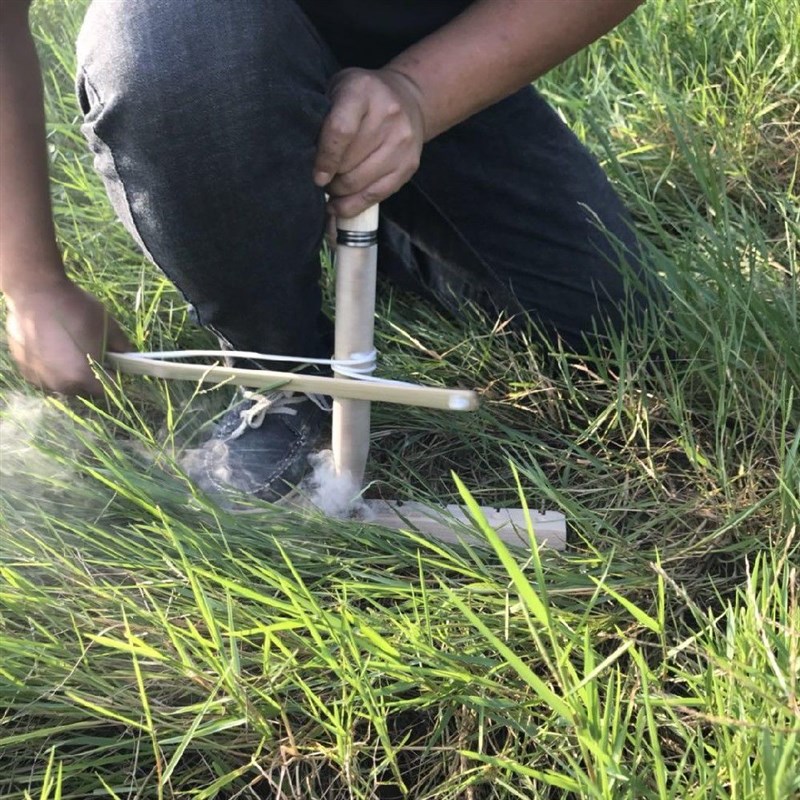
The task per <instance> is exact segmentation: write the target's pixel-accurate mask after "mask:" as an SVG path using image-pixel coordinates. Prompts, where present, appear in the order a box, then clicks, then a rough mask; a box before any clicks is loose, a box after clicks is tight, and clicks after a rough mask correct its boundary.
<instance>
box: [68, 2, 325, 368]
mask: <svg viewBox="0 0 800 800" xmlns="http://www.w3.org/2000/svg"><path fill="white" fill-rule="evenodd" d="M78 62H79V73H78V96H79V99H80V102H81V105H82V108H83V111H84V113H85V115H86V116H85V123H84V125H83V131H84V133H85V134H86V136H87V138H88V140H89V143H90V146H91V149H92V150H93V152H94V154H95V166H96V168H97V170H98V171H99V172H100V174H101V175H102V177H103V179H104V181H105V184H106V187H107V190H108V193H109V196H110V198H111V201H112V203H113V205H114V207H115V210H116V211H117V213H118V215H119V216H120V218H121V219H122V221H123V222H124V223H125V224H126V226H127V228H128V229H129V230H130V232H131V233H132V234H133V236H134V237H135V238H136V240H137V241H138V243H139V245H140V246H141V247H142V248H143V250H144V251H145V252H146V253H147V255H148V256H149V257H150V258H151V259H152V261H154V262H155V264H157V265H158V266H159V267H160V268H161V269H162V270H163V271H164V272H165V273H166V275H167V276H168V277H169V278H170V279H171V280H172V281H174V283H175V284H176V285H177V286H178V288H179V289H180V290H181V291H182V293H183V294H184V295H185V297H186V298H187V299H188V300H189V301H190V302H191V303H192V304H193V306H194V308H195V310H196V312H197V315H198V317H199V320H200V322H201V323H202V324H203V325H206V326H209V327H211V328H212V329H213V330H214V331H216V332H217V333H219V334H221V335H222V336H223V337H224V338H225V339H227V340H228V341H229V342H230V343H231V344H232V345H234V346H235V347H237V348H239V349H252V350H260V351H262V352H268V353H279V354H289V355H309V356H329V355H330V352H331V350H330V345H329V343H328V342H327V341H326V339H327V336H326V331H327V327H329V326H326V324H325V322H324V321H323V320H322V317H321V313H320V290H319V274H320V262H319V249H320V243H321V240H322V233H323V229H324V219H325V199H324V194H323V192H322V190H320V189H319V188H317V187H316V186H315V185H314V184H313V182H312V179H311V173H312V165H313V160H314V155H315V152H316V141H317V135H318V131H319V128H320V125H321V123H322V120H323V119H324V116H325V114H326V113H327V111H328V107H329V102H328V100H327V97H326V87H327V84H328V80H329V78H330V76H331V75H332V74H333V73H334V72H335V71H336V69H337V66H336V64H335V63H334V60H333V57H332V56H331V55H330V53H329V52H328V50H327V47H326V46H325V45H324V44H323V43H322V42H321V40H320V39H319V37H318V36H317V34H316V31H315V30H314V29H313V27H312V26H311V25H310V23H309V22H308V20H307V19H306V17H305V16H304V15H303V14H302V13H301V12H300V11H299V10H298V8H297V7H296V6H295V4H294V3H293V2H289V1H287V0H236V2H227V0H226V1H225V2H220V0H166V2H165V0H95V2H94V3H93V4H92V6H91V7H90V9H89V11H88V13H87V16H86V20H85V22H84V26H83V29H82V31H81V35H80V38H79V41H78Z"/></svg>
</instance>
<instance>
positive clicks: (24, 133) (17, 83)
mask: <svg viewBox="0 0 800 800" xmlns="http://www.w3.org/2000/svg"><path fill="white" fill-rule="evenodd" d="M29 5H30V0H0V291H2V293H3V294H4V295H5V299H6V308H7V318H6V332H7V334H8V344H9V348H10V350H11V354H12V355H13V357H14V359H15V361H16V362H17V364H18V366H19V368H20V371H21V372H22V374H23V375H24V376H25V377H26V378H27V379H28V380H30V381H31V382H33V383H36V384H37V385H39V386H41V387H43V388H45V389H49V390H52V391H60V392H68V393H76V392H81V393H83V392H88V393H96V392H98V391H100V388H101V387H100V385H99V383H98V382H97V380H96V378H95V377H94V375H93V374H92V371H91V368H90V366H89V359H88V358H87V356H91V357H93V358H95V359H99V358H100V357H101V355H102V352H103V350H104V349H105V348H106V347H108V348H110V349H124V348H126V347H127V346H128V345H127V341H126V339H125V337H124V335H123V334H122V332H121V331H120V329H119V327H118V326H117V324H116V323H115V322H114V321H113V320H112V319H110V318H109V317H108V315H107V314H106V312H105V310H104V309H103V307H102V306H101V305H100V304H99V303H98V302H97V300H95V299H94V298H93V297H91V296H90V295H88V294H86V293H85V292H83V291H82V290H80V289H79V288H78V287H77V286H75V285H74V284H73V283H72V282H71V281H70V280H69V279H68V278H67V276H66V273H65V272H64V265H63V262H62V260H61V254H60V253H59V249H58V246H57V244H56V237H55V230H54V226H53V217H52V211H51V207H50V194H49V185H48V175H47V150H46V145H45V121H44V104H43V98H42V79H41V72H40V69H39V62H38V59H37V56H36V49H35V47H34V42H33V37H32V36H31V33H30V30H29V27H28V7H29Z"/></svg>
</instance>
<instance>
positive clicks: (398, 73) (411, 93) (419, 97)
mask: <svg viewBox="0 0 800 800" xmlns="http://www.w3.org/2000/svg"><path fill="white" fill-rule="evenodd" d="M379 72H380V74H381V75H382V76H383V77H384V79H385V80H386V81H387V82H388V83H389V84H390V85H391V86H392V88H393V89H394V90H395V91H396V92H398V93H399V94H400V95H401V96H402V97H403V98H404V99H405V100H406V101H407V103H408V104H410V105H411V106H413V108H414V113H415V116H416V120H415V121H416V122H417V124H418V126H419V129H420V131H421V134H422V140H423V142H427V141H428V140H429V139H431V138H432V136H430V135H429V130H430V123H429V119H428V117H429V114H428V110H427V108H426V103H425V97H424V94H423V92H422V89H421V88H420V86H419V84H418V83H417V82H416V81H415V80H414V78H412V77H411V76H410V75H408V74H407V73H406V72H404V71H403V70H402V69H400V68H398V67H397V66H395V65H394V63H393V62H389V63H388V64H387V65H386V66H385V67H383V68H382V69H380V70H379Z"/></svg>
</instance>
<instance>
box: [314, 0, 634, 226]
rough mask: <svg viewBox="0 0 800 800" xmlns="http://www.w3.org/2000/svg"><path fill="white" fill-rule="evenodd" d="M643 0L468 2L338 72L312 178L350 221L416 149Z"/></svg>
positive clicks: (390, 185) (401, 179)
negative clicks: (402, 47)
mask: <svg viewBox="0 0 800 800" xmlns="http://www.w3.org/2000/svg"><path fill="white" fill-rule="evenodd" d="M642 2H643V0H477V2H475V3H473V5H471V6H470V7H469V8H468V9H467V10H466V11H465V12H464V13H463V14H461V15H460V16H459V17H457V18H456V19H454V20H453V21H452V22H450V23H449V24H447V25H445V26H444V27H443V28H441V29H440V30H438V31H436V32H435V33H433V34H431V35H430V36H428V37H426V38H425V39H423V40H422V41H420V42H418V43H417V44H415V45H413V46H412V47H410V48H409V49H408V50H406V51H405V52H403V53H401V54H400V55H399V56H397V58H395V59H393V60H392V61H391V62H390V63H389V64H387V65H386V66H385V67H384V68H383V69H381V70H374V71H370V70H354V69H351V70H344V71H343V72H342V73H340V75H339V76H337V78H336V80H335V81H334V84H333V86H332V89H331V94H332V99H333V107H332V110H331V113H330V114H329V115H328V118H327V119H326V121H325V123H324V125H323V129H322V132H321V134H320V140H319V146H318V154H317V161H316V164H315V167H314V180H315V182H316V183H317V184H318V185H320V186H327V187H328V191H329V193H330V194H331V195H332V196H333V198H334V199H333V200H332V203H331V206H332V210H333V211H334V212H335V213H336V214H339V215H341V216H345V217H346V216H353V215H355V214H357V213H359V212H360V211H362V210H363V209H365V208H366V207H368V206H369V205H371V204H373V203H376V202H379V201H380V200H383V199H384V198H386V197H388V196H389V195H390V194H392V193H393V192H395V191H397V189H399V188H400V186H402V185H403V184H404V183H405V182H406V181H407V180H408V179H409V178H410V177H411V175H413V173H414V171H415V170H416V168H417V166H418V163H419V155H420V152H421V150H422V145H423V144H424V142H426V141H429V140H430V139H432V138H433V137H435V136H438V135H439V134H440V133H442V132H444V131H446V130H447V129H448V128H450V127H452V126H453V125H456V124H457V123H458V122H461V121H462V120H464V119H467V118H468V117H470V116H472V115H473V114H475V113H476V112H478V111H480V110H481V109H483V108H486V107H487V106H489V105H491V104H493V103H495V102H497V101H499V100H501V99H503V98H504V97H507V96H508V95H510V94H511V93H513V92H515V91H516V90H517V89H520V88H522V87H523V86H525V85H526V84H528V83H530V82H531V81H533V80H535V79H536V78H538V77H540V76H541V75H543V74H544V73H545V72H547V71H548V70H550V69H552V68H553V67H554V66H556V65H557V64H560V63H561V62H562V61H564V60H566V59H567V58H568V57H569V56H571V55H573V54H574V53H576V52H578V51H579V50H581V49H582V48H583V47H585V46H586V45H588V44H590V43H591V42H593V41H594V40H595V39H597V38H599V37H600V36H602V35H603V34H604V33H606V32H607V31H609V30H611V29H612V28H613V27H614V26H616V25H617V24H618V23H620V22H621V21H622V20H623V19H625V17H627V16H628V15H629V14H631V13H632V12H633V11H634V10H635V9H636V7H637V6H639V5H640V4H641V3H642Z"/></svg>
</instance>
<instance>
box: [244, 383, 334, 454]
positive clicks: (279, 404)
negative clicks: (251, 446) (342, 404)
mask: <svg viewBox="0 0 800 800" xmlns="http://www.w3.org/2000/svg"><path fill="white" fill-rule="evenodd" d="M242 396H243V397H244V399H245V400H252V401H253V404H252V405H251V406H249V407H248V408H243V409H242V410H241V411H240V412H239V417H240V422H239V425H238V427H237V428H236V429H235V430H234V431H233V432H232V433H231V434H230V435H229V436H228V441H231V440H233V439H238V438H239V437H240V436H241V435H242V434H243V433H244V432H245V431H246V430H248V429H249V428H250V429H255V428H260V427H261V426H262V425H263V424H264V419H265V418H266V416H267V414H286V415H287V416H292V417H293V416H295V415H296V414H297V409H296V408H290V406H293V405H297V404H298V403H304V402H305V401H306V400H310V401H311V402H312V403H314V405H315V406H317V407H318V408H320V409H321V410H322V411H330V410H331V408H330V406H329V405H328V403H327V402H326V400H325V398H324V397H323V396H322V395H319V394H305V393H302V392H267V393H266V394H260V393H259V392H253V391H250V390H249V389H245V390H244V391H243V392H242Z"/></svg>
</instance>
